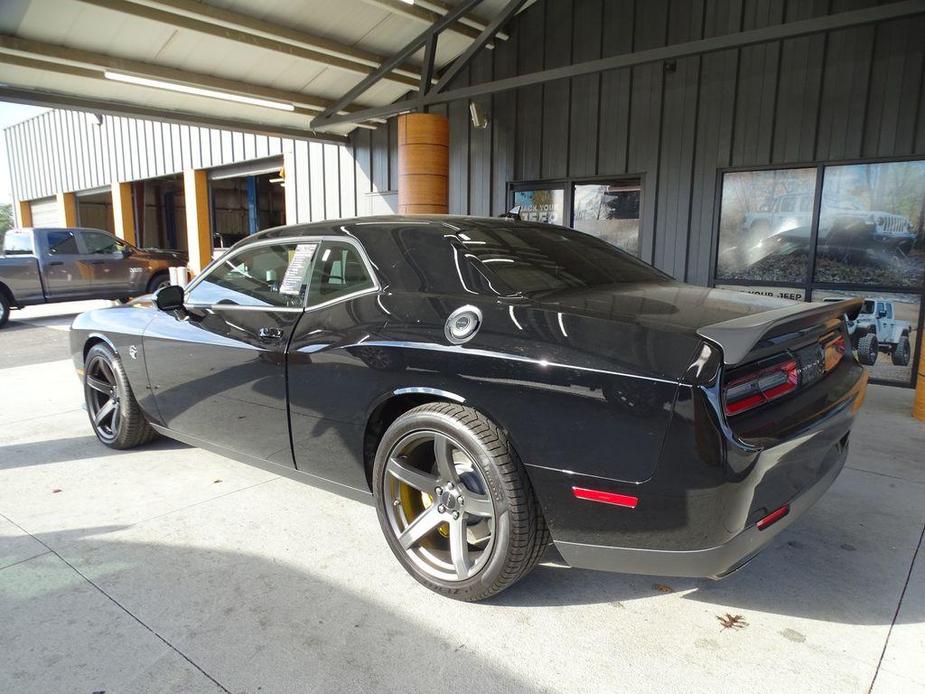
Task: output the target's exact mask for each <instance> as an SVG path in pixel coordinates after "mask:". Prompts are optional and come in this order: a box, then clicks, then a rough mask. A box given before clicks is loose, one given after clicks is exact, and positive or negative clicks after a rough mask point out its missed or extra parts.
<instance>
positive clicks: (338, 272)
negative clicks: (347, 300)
mask: <svg viewBox="0 0 925 694" xmlns="http://www.w3.org/2000/svg"><path fill="white" fill-rule="evenodd" d="M319 253H320V255H319V256H318V259H317V260H316V261H315V268H314V270H313V271H312V278H311V284H310V286H309V291H308V305H309V306H314V305H317V304H321V303H324V302H326V301H331V300H332V299H339V298H341V297H343V296H347V295H349V294H354V293H355V292H360V291H364V290H366V289H372V288H374V287H375V286H376V284H375V282H373V279H372V277H371V276H370V274H369V270H368V269H367V267H366V263H364V262H363V259H362V258H361V257H360V254H359V252H358V251H357V249H356V248H355V247H354V246H353V245H352V244H349V243H345V242H343V241H326V242H324V243H323V244H322V245H321V249H320V251H319Z"/></svg>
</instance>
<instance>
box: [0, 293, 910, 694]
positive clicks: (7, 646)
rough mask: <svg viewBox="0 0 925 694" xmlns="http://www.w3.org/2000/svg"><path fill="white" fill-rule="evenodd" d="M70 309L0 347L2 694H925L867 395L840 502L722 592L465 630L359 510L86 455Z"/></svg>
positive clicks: (555, 591)
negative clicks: (69, 340)
mask: <svg viewBox="0 0 925 694" xmlns="http://www.w3.org/2000/svg"><path fill="white" fill-rule="evenodd" d="M73 309H74V307H69V306H66V305H65V306H61V307H53V308H50V309H49V308H47V307H45V308H43V309H42V310H41V311H40V310H35V309H32V310H27V311H26V312H18V313H14V320H13V321H12V322H11V324H10V326H9V327H8V328H5V329H3V330H0V422H2V426H0V691H2V692H17V693H22V692H43V693H45V692H86V693H87V694H90V693H91V692H103V691H105V692H107V693H108V694H111V693H113V692H133V693H134V692H163V691H167V692H208V691H224V692H296V691H300V692H301V691H313V692H328V691H359V690H363V691H396V692H398V691H400V692H403V693H407V692H417V691H447V692H451V691H465V692H473V693H474V692H479V693H481V692H503V693H505V694H510V693H512V692H520V691H548V692H610V691H652V692H660V693H662V694H663V693H664V692H673V691H696V692H711V693H713V694H715V693H716V692H742V691H751V692H781V691H824V692H829V691H833V692H835V691H837V692H867V691H868V690H870V689H871V688H872V689H873V691H874V692H889V693H891V694H892V693H893V692H925V668H923V665H922V663H923V660H925V552H923V551H921V544H922V537H923V531H925V453H923V451H925V425H922V424H920V423H916V422H915V421H914V420H912V419H911V418H910V417H909V414H908V413H909V409H910V407H911V398H912V393H911V391H909V390H900V389H892V388H882V387H872V388H871V389H870V391H869V395H868V401H867V403H866V404H865V407H864V410H863V411H862V414H861V418H860V421H859V422H858V425H857V427H856V428H855V433H854V435H853V439H852V452H851V457H850V459H849V462H848V467H847V469H846V470H845V471H844V473H843V474H842V475H841V477H840V478H839V479H838V481H837V482H836V484H835V485H834V487H833V488H832V489H831V490H830V491H829V492H828V493H827V494H826V495H825V496H824V498H823V499H822V501H821V502H820V503H819V504H818V505H817V506H816V507H815V508H814V509H813V510H812V511H811V512H810V513H809V514H808V515H807V516H805V517H804V518H803V519H801V521H800V522H798V523H797V524H796V525H795V526H794V527H792V528H790V529H789V530H787V531H786V532H785V533H783V534H782V535H781V536H780V537H779V538H778V540H777V542H776V543H775V544H774V545H773V546H772V547H771V548H770V549H768V550H767V551H766V552H764V554H762V555H761V556H759V557H758V558H757V559H756V560H755V561H753V562H752V563H751V564H749V565H748V566H747V567H745V569H743V570H742V571H740V572H739V573H737V574H735V575H733V576H732V577H730V578H728V579H726V580H724V581H722V582H718V583H715V582H711V581H699V580H688V579H672V578H653V577H643V576H621V575H616V574H605V573H596V572H589V571H578V570H573V569H569V568H567V567H564V566H562V565H561V564H559V563H557V562H556V557H555V556H552V555H551V556H550V557H549V561H548V562H547V563H544V564H543V565H542V566H540V567H538V568H537V570H536V571H535V572H534V573H533V574H532V575H531V576H529V577H528V578H527V579H525V580H524V581H522V582H521V583H520V584H518V585H517V586H515V587H514V588H513V589H511V590H509V591H507V592H506V593H504V594H503V595H502V596H499V597H498V598H497V599H495V600H493V601H491V602H488V603H483V604H476V605H469V604H461V603H457V602H453V601H450V600H446V599H442V598H439V597H437V596H435V595H433V594H431V593H429V592H427V591H426V590H425V589H423V588H422V587H421V586H419V585H418V584H417V583H416V582H415V581H414V580H413V579H411V578H410V577H409V576H408V575H406V574H405V572H404V571H403V570H402V569H401V568H400V567H399V565H398V564H397V563H396V562H395V560H394V559H393V557H392V555H391V553H390V552H389V550H388V548H387V547H386V544H385V542H384V540H383V539H382V538H381V536H380V531H379V527H378V523H377V521H376V518H375V514H374V512H373V510H372V508H370V507H367V506H363V505H361V504H358V503H355V502H351V501H348V500H345V499H342V498H340V497H337V496H334V495H332V494H329V493H327V492H322V491H319V490H316V489H313V488H312V487H309V486H306V485H302V484H299V483H297V482H294V481H292V480H289V479H286V478H281V477H276V476H274V475H272V474H270V473H267V472H264V471H262V470H257V469H254V468H251V467H248V466H246V465H242V464H239V463H236V462H233V461H230V460H227V459H225V458H221V457H219V456H216V455H213V454H211V453H206V452H204V451H201V450H198V449H195V448H189V447H186V446H183V445H181V444H178V443H174V442H171V441H166V440H161V441H159V442H157V443H155V444H154V445H151V446H148V447H146V448H142V449H138V450H135V451H128V452H123V453H120V452H115V451H110V450H109V449H107V448H104V447H103V446H101V445H100V444H98V443H97V441H96V439H95V438H94V437H93V435H92V433H91V431H90V427H89V425H88V423H87V421H86V414H85V413H84V412H83V410H82V409H81V389H80V387H79V384H78V381H77V378H76V377H75V375H74V372H73V369H72V367H71V364H70V362H69V361H68V360H67V354H66V333H65V330H66V326H67V324H68V322H69V320H70V318H69V317H68V316H67V315H66V314H67V312H71V311H73ZM56 313H57V315H56ZM24 321H26V322H24ZM916 553H918V558H917V559H916ZM724 624H725V625H724Z"/></svg>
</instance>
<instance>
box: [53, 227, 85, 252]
mask: <svg viewBox="0 0 925 694" xmlns="http://www.w3.org/2000/svg"><path fill="white" fill-rule="evenodd" d="M47 234H48V235H47V237H46V238H47V239H48V254H49V255H79V254H80V249H79V248H78V247H77V238H76V237H75V236H74V232H73V231H69V230H67V229H57V230H55V231H49V232H47Z"/></svg>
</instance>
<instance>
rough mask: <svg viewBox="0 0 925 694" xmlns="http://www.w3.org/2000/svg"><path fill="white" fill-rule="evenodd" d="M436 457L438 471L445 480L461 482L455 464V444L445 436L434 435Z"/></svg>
mask: <svg viewBox="0 0 925 694" xmlns="http://www.w3.org/2000/svg"><path fill="white" fill-rule="evenodd" d="M434 457H435V458H436V461H437V473H438V475H439V476H440V479H441V480H443V481H444V482H459V475H457V474H456V466H455V465H454V464H453V444H452V443H450V440H449V439H448V438H446V437H445V436H441V435H440V434H435V435H434Z"/></svg>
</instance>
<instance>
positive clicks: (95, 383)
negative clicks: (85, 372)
mask: <svg viewBox="0 0 925 694" xmlns="http://www.w3.org/2000/svg"><path fill="white" fill-rule="evenodd" d="M87 385H88V386H90V387H91V388H92V389H93V390H96V391H99V392H100V393H103V395H105V396H107V397H109V394H110V393H111V392H112V386H111V385H109V384H108V383H106V382H105V381H101V380H100V379H98V378H95V377H93V376H87Z"/></svg>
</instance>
